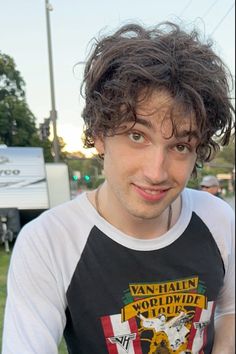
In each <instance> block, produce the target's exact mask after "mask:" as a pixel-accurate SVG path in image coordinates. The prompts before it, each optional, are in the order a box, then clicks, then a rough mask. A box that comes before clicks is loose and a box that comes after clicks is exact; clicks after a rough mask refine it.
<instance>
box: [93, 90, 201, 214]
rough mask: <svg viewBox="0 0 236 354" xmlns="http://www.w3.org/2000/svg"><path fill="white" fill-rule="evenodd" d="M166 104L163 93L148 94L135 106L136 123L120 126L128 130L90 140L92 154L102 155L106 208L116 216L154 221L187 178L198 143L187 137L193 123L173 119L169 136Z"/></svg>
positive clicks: (166, 97) (167, 107)
mask: <svg viewBox="0 0 236 354" xmlns="http://www.w3.org/2000/svg"><path fill="white" fill-rule="evenodd" d="M172 103H173V101H172V99H171V97H170V96H169V95H168V94H167V93H163V92H158V91H154V92H153V93H152V94H151V95H150V96H149V97H148V99H145V100H144V101H142V102H141V103H140V104H139V105H138V107H137V111H136V115H137V123H136V124H135V125H134V126H133V127H132V125H133V123H127V124H126V126H127V127H130V128H131V127H132V128H131V130H129V131H128V132H127V130H126V132H125V133H121V134H117V135H115V136H112V137H105V138H104V139H97V140H96V141H95V146H96V148H97V150H98V152H99V153H100V154H101V153H104V173H105V176H106V180H107V183H106V193H107V200H109V208H110V210H111V209H112V208H113V209H114V210H112V212H114V213H117V215H120V214H122V217H124V216H125V217H136V218H141V219H154V218H157V217H159V216H160V215H161V214H162V213H163V211H164V210H165V209H166V208H167V207H168V206H169V204H171V203H172V202H173V201H174V200H175V199H176V198H177V197H178V196H179V194H180V193H181V191H182V190H183V188H184V187H185V186H186V183H187V182H188V180H189V178H190V176H191V173H192V171H193V168H194V165H195V162H196V146H197V143H198V140H197V137H196V136H195V135H193V136H192V135H191V139H190V134H189V131H190V121H191V123H192V127H191V128H192V131H194V119H193V117H189V116H188V117H186V116H183V115H182V116H179V115H178V117H179V119H180V121H178V123H181V124H178V137H175V136H171V135H172V123H171V121H170V118H168V114H169V111H170V104H172ZM164 118H165V119H164ZM121 128H122V127H121ZM195 133H196V135H197V132H195Z"/></svg>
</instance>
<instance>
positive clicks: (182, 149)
mask: <svg viewBox="0 0 236 354" xmlns="http://www.w3.org/2000/svg"><path fill="white" fill-rule="evenodd" d="M175 150H176V151H177V152H180V153H182V154H186V153H188V152H189V151H190V147H189V146H187V145H184V144H178V145H176V146H175Z"/></svg>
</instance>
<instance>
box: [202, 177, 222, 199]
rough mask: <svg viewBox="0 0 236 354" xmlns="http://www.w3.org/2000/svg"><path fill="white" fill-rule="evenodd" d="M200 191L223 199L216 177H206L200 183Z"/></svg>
mask: <svg viewBox="0 0 236 354" xmlns="http://www.w3.org/2000/svg"><path fill="white" fill-rule="evenodd" d="M200 189H201V190H203V191H206V192H209V193H211V194H213V195H215V196H217V197H220V198H222V196H221V188H220V183H219V181H218V179H217V178H216V177H215V176H212V175H208V176H204V177H203V179H202V181H201V183H200Z"/></svg>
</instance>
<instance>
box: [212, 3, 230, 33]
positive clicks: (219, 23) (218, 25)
mask: <svg viewBox="0 0 236 354" xmlns="http://www.w3.org/2000/svg"><path fill="white" fill-rule="evenodd" d="M234 5H235V3H234V2H233V4H232V5H231V6H230V8H229V10H228V11H227V12H226V14H225V15H224V16H223V17H222V19H221V20H220V21H219V22H218V24H217V25H216V27H215V28H214V29H213V31H212V32H211V36H212V35H213V34H214V33H215V31H216V30H217V29H218V27H220V25H221V23H222V22H223V21H224V19H225V18H226V17H227V16H228V14H229V13H230V11H231V10H232V8H233V7H234Z"/></svg>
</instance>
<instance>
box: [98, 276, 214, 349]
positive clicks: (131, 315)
mask: <svg viewBox="0 0 236 354" xmlns="http://www.w3.org/2000/svg"><path fill="white" fill-rule="evenodd" d="M122 300H123V304H124V306H123V307H122V308H121V309H120V313H116V314H112V315H106V316H102V317H101V322H102V327H103V332H104V336H105V338H106V344H107V349H108V352H109V354H123V353H128V354H144V353H145V354H154V353H168V354H182V353H192V354H196V353H203V351H204V350H203V348H204V347H205V346H206V343H207V334H208V333H207V332H208V325H209V324H210V322H211V318H212V316H213V313H214V308H215V304H214V301H208V299H207V297H206V287H205V284H204V283H203V282H201V281H200V280H199V278H198V276H194V275H193V276H192V277H188V278H181V279H177V280H167V281H164V282H157V283H145V282H143V283H131V284H129V288H128V289H127V290H125V291H124V296H123V298H122Z"/></svg>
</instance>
